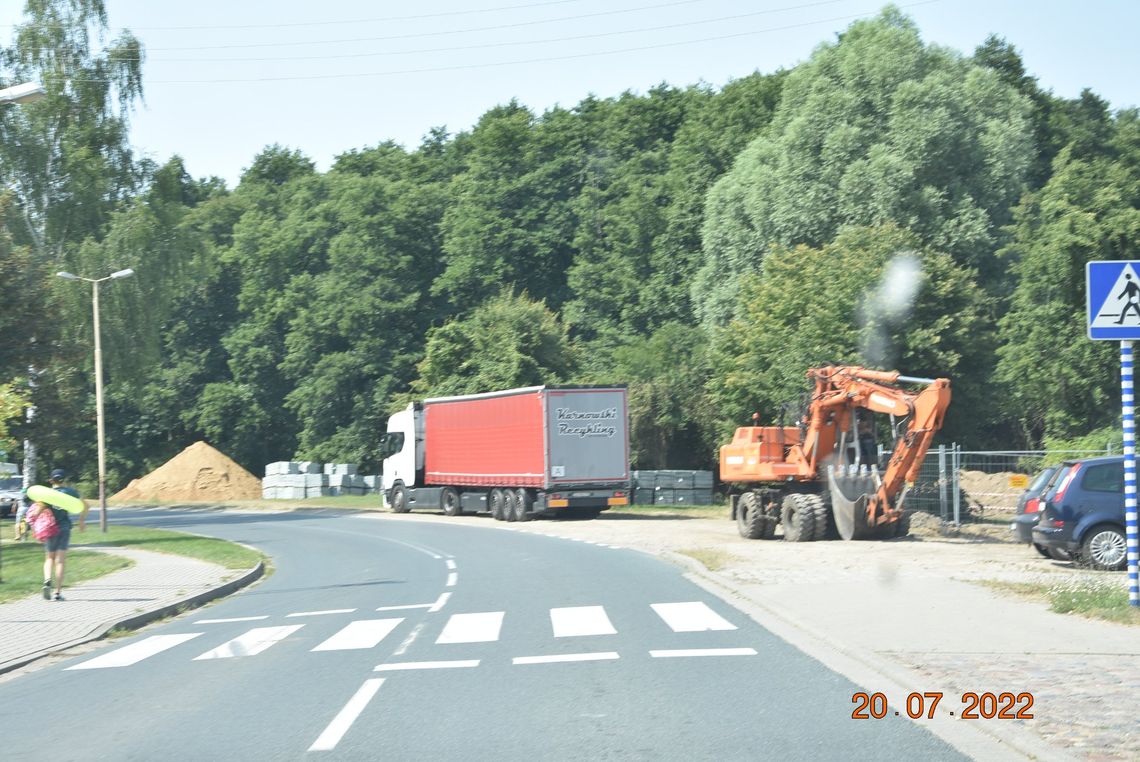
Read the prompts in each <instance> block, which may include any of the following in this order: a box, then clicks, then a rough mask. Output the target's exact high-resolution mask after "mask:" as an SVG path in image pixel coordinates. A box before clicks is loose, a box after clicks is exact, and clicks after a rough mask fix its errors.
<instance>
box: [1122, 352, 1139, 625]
mask: <svg viewBox="0 0 1140 762" xmlns="http://www.w3.org/2000/svg"><path fill="white" fill-rule="evenodd" d="M1132 368H1133V365H1132V342H1131V341H1122V342H1120V412H1121V420H1122V422H1123V429H1124V526H1125V533H1126V535H1127V548H1128V603H1129V605H1131V606H1140V582H1138V577H1140V575H1138V574H1137V566H1138V564H1137V561H1138V557H1140V553H1138V552H1137V547H1138V542H1137V539H1138V538H1137V532H1136V419H1135V407H1134V405H1133V402H1134V399H1135V398H1134V397H1133V393H1132V392H1133V385H1132Z"/></svg>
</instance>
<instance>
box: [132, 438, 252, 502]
mask: <svg viewBox="0 0 1140 762" xmlns="http://www.w3.org/2000/svg"><path fill="white" fill-rule="evenodd" d="M259 497H261V481H260V480H259V479H258V478H257V477H256V476H254V475H253V474H251V473H250V472H249V471H246V470H245V469H244V468H242V467H241V466H239V465H238V464H237V463H235V462H234V461H233V460H232V459H230V458H229V457H228V456H226V455H224V454H222V453H220V452H218V451H217V450H215V449H214V448H213V447H211V446H210V445H208V444H206V443H205V442H195V443H194V444H192V445H190V446H189V447H187V448H186V449H185V450H183V451H182V452H180V453H178V454H177V455H175V456H174V457H173V458H171V459H170V460H168V461H166V463H164V464H162V465H161V466H159V467H158V468H156V469H155V470H154V471H151V472H150V473H149V474H147V475H146V476H144V477H142V478H141V479H135V480H134V481H132V482H131V483H130V484H128V485H127V486H126V487H125V488H124V489H123V490H122V491H120V492H118V493H116V494H115V495H112V496H111V500H154V501H156V502H158V501H161V502H166V501H172V500H188V501H190V500H255V499H257V498H259Z"/></svg>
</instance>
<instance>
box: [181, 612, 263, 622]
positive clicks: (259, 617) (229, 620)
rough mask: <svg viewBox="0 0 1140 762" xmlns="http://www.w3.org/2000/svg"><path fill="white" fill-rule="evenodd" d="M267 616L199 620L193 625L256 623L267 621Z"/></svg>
mask: <svg viewBox="0 0 1140 762" xmlns="http://www.w3.org/2000/svg"><path fill="white" fill-rule="evenodd" d="M268 618H269V615H268V614H266V615H265V616H235V617H233V618H232V619H199V620H198V621H197V622H194V624H225V623H226V622H258V621H260V620H262V619H268Z"/></svg>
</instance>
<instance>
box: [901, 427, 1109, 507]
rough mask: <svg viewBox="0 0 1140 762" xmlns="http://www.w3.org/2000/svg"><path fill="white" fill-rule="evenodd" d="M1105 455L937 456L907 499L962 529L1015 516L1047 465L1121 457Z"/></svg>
mask: <svg viewBox="0 0 1140 762" xmlns="http://www.w3.org/2000/svg"><path fill="white" fill-rule="evenodd" d="M1119 452H1120V451H1119V449H1115V448H1112V447H1108V448H1106V449H1104V450H1005V451H1001V450H962V449H961V448H960V447H959V446H957V445H942V446H940V447H939V448H938V449H937V450H931V451H930V452H928V453H927V454H926V458H925V460H924V461H923V463H922V467H921V469H920V470H919V475H918V478H917V479H916V480H915V484H914V487H912V488H911V490H910V492H909V493H908V494H907V498H906V507H907V508H909V509H911V510H916V511H925V512H927V513H932V514H934V515H936V516H939V517H941V519H942V521H944V522H948V523H953V524H961V523H962V522H963V521H970V520H976V519H979V518H983V517H985V516H987V515H994V514H1001V513H1013V511H1014V510H1016V508H1017V500H1018V498H1019V497H1020V496H1021V493H1022V492H1023V491H1024V490H1025V487H1026V486H1028V483H1029V481H1030V480H1032V479H1033V476H1034V475H1035V474H1036V473H1037V472H1039V471H1040V470H1041V468H1042V467H1043V465H1044V464H1047V463H1057V462H1060V461H1062V460H1068V459H1073V458H1091V457H1096V456H1099V455H1113V454H1119Z"/></svg>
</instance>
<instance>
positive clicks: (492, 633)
mask: <svg viewBox="0 0 1140 762" xmlns="http://www.w3.org/2000/svg"><path fill="white" fill-rule="evenodd" d="M505 614H506V612H505V611H487V612H483V613H479V614H452V615H451V617H450V618H449V619H448V620H447V624H446V625H444V628H443V632H441V633H440V634H439V637H438V638H436V641H435V642H436V643H490V642H492V641H495V640H498V639H499V632H500V630H502V628H503V616H504V615H505Z"/></svg>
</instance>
